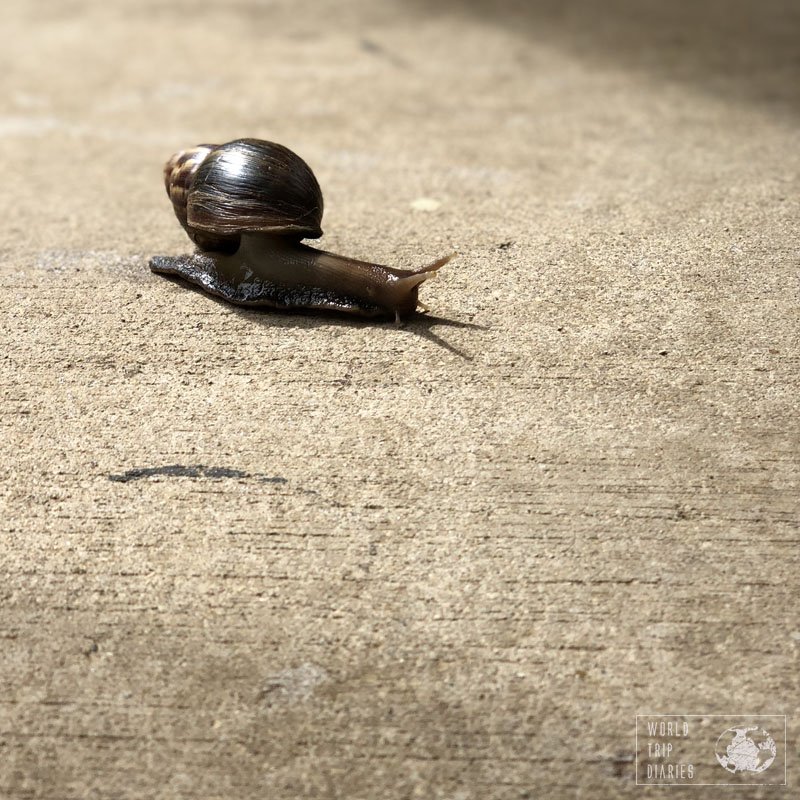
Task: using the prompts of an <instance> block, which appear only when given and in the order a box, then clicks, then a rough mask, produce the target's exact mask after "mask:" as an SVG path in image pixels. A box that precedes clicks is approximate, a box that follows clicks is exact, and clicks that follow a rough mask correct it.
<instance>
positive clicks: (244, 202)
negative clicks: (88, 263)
mask: <svg viewBox="0 0 800 800" xmlns="http://www.w3.org/2000/svg"><path fill="white" fill-rule="evenodd" d="M164 182H165V184H166V187H167V194H168V195H169V198H170V200H171V201H172V204H173V208H174V210H175V215H176V216H177V218H178V220H179V221H180V223H181V225H183V227H184V229H185V230H186V232H187V234H188V235H189V238H190V239H191V240H192V241H193V242H194V243H195V245H197V248H198V250H197V252H196V253H194V254H192V255H184V256H177V257H172V256H156V257H154V258H152V259H151V260H150V269H151V270H153V272H158V273H162V274H167V275H177V276H179V277H181V278H183V279H185V280H187V281H189V282H190V283H193V284H195V285H197V286H199V287H201V288H202V289H203V290H204V291H206V292H208V293H210V294H213V295H216V296H218V297H222V298H224V299H225V300H228V301H229V302H231V303H235V304H237V305H244V306H267V307H272V308H280V309H328V310H335V311H344V312H347V313H351V314H356V315H359V316H362V317H378V316H385V315H390V316H391V315H393V316H394V317H395V320H396V321H398V322H399V321H400V319H401V318H404V317H406V316H408V315H409V314H411V313H412V312H414V311H415V310H416V308H417V306H418V305H419V306H420V307H421V308H423V309H424V310H427V309H426V308H425V306H424V305H422V303H420V302H419V300H418V297H417V293H418V291H419V287H420V285H421V284H422V283H424V282H425V281H426V280H428V279H429V278H431V277H433V276H434V275H436V273H437V271H438V270H439V269H441V267H443V266H444V265H445V264H446V263H447V262H448V261H449V260H450V259H451V258H452V257H453V255H454V254H451V255H448V256H445V257H444V258H440V259H438V260H437V261H434V262H433V263H432V264H429V265H427V266H425V267H422V268H421V269H416V270H406V269H395V268H394V267H386V266H382V265H380V264H371V263H369V262H366V261H358V260H356V259H352V258H347V257H345V256H339V255H336V254H334V253H327V252H325V251H323V250H318V249H316V248H313V247H309V246H308V245H305V244H303V243H302V242H301V240H302V239H318V238H319V237H320V236H322V228H321V227H320V224H321V222H322V207H323V203H322V191H321V190H320V188H319V183H317V179H316V178H315V177H314V173H313V172H312V171H311V168H310V167H309V166H308V164H306V162H305V161H303V159H302V158H300V156H298V155H297V154H296V153H293V152H292V151H291V150H289V149H288V148H286V147H284V146H283V145H280V144H276V143H274V142H267V141H264V140H261V139H236V140H235V141H232V142H228V143H227V144H223V145H210V144H202V145H198V146H197V147H193V148H191V149H189V150H182V151H180V152H178V153H176V154H175V155H173V156H172V158H170V160H169V161H168V162H167V163H166V165H165V166H164Z"/></svg>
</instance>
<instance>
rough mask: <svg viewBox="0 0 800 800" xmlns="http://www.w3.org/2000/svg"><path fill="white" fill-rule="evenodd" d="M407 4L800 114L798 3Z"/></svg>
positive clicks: (519, 0)
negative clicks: (471, 18) (466, 17)
mask: <svg viewBox="0 0 800 800" xmlns="http://www.w3.org/2000/svg"><path fill="white" fill-rule="evenodd" d="M405 2H406V3H407V4H408V5H409V6H411V7H413V8H414V9H415V12H416V13H418V14H419V15H437V16H438V15H441V14H455V15H468V16H471V17H474V18H475V19H477V20H479V21H481V22H485V23H486V24H487V25H500V26H506V27H509V28H512V29H513V30H514V31H515V32H516V33H518V34H519V35H521V36H525V37H527V38H529V39H530V40H535V41H539V42H541V43H543V44H547V45H549V46H556V47H558V48H563V49H565V50H568V51H571V52H573V53H574V55H575V56H576V57H577V58H580V59H584V60H589V61H593V62H596V63H599V64H600V65H609V66H616V67H621V68H624V69H629V70H641V71H644V72H646V73H647V74H650V75H652V76H654V77H656V78H658V79H661V80H664V81H669V82H677V83H680V84H685V85H687V86H690V87H692V88H695V89H697V90H700V91H703V92H707V93H709V94H710V95H713V96H720V97H723V98H726V99H737V100H742V101H746V102H749V103H753V104H756V105H758V106H761V107H763V108H765V109H767V110H772V111H774V112H780V113H789V114H791V115H794V116H796V115H798V114H800V3H799V2H797V0H604V1H603V2H599V1H598V0H569V2H567V1H566V0H440V2H438V3H436V4H430V3H428V2H427V0H405ZM434 9H435V10H434ZM476 58H480V54H477V53H476Z"/></svg>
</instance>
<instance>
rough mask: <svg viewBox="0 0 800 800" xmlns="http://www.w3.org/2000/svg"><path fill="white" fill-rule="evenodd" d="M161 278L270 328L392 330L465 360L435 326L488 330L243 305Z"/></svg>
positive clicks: (421, 317) (439, 320)
mask: <svg viewBox="0 0 800 800" xmlns="http://www.w3.org/2000/svg"><path fill="white" fill-rule="evenodd" d="M161 277H163V278H165V279H166V280H168V281H170V282H171V283H174V284H175V285H176V286H178V287H180V288H181V289H189V290H191V291H194V292H197V293H198V294H201V295H203V297H205V298H206V299H207V300H209V301H211V302H213V303H216V304H218V305H219V306H220V307H222V308H225V309H227V310H228V311H231V312H232V313H234V314H236V315H237V316H238V317H241V318H242V319H246V320H249V321H251V322H253V323H255V324H257V325H262V326H264V327H268V328H305V329H312V328H332V327H333V328H364V327H365V326H372V327H380V328H387V327H391V328H394V329H396V330H397V332H398V333H411V334H413V335H415V336H420V337H421V338H423V339H427V340H428V341H429V342H432V343H433V344H435V345H437V346H438V347H441V348H443V349H444V350H447V351H448V352H449V353H452V354H453V355H455V356H458V357H459V358H462V359H464V360H465V361H473V360H474V356H472V355H470V354H469V353H466V352H464V351H463V350H461V349H460V348H458V347H456V346H455V345H453V344H451V343H450V342H448V341H447V340H445V339H443V338H442V337H441V336H439V335H438V334H436V333H434V332H433V330H432V329H433V328H434V327H445V328H460V329H464V330H476V331H487V330H489V329H490V328H489V326H487V325H478V324H476V323H474V322H463V321H461V320H455V319H448V318H447V317H439V316H434V315H432V314H428V313H417V314H414V315H413V316H412V317H411V318H410V319H408V320H406V321H404V322H402V323H400V324H398V323H396V322H394V321H392V320H390V319H388V318H387V319H382V318H374V319H371V318H362V317H357V316H354V315H353V316H351V315H348V314H344V313H341V314H339V313H336V312H334V311H325V310H319V311H317V310H313V309H286V310H276V309H274V308H263V307H259V306H251V307H247V306H240V305H235V304H234V303H230V302H228V301H227V300H225V299H223V298H221V297H216V296H214V295H212V294H209V293H207V292H204V291H203V290H202V289H201V288H200V287H198V286H195V285H194V284H192V283H189V282H187V281H185V280H183V279H182V278H180V277H178V276H175V275H162V276H161Z"/></svg>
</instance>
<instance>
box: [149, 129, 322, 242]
mask: <svg viewBox="0 0 800 800" xmlns="http://www.w3.org/2000/svg"><path fill="white" fill-rule="evenodd" d="M164 182H165V184H166V187H167V194H168V195H169V198H170V200H171V201H172V205H173V208H174V209H175V215H176V216H177V217H178V220H179V221H180V223H181V225H183V227H184V228H185V229H186V232H187V233H188V234H189V237H190V238H191V239H192V241H193V242H194V243H195V244H196V245H197V246H198V247H199V248H200V249H201V250H209V251H222V252H233V251H235V250H236V249H237V247H238V246H239V237H240V234H242V233H244V232H261V233H269V234H272V235H275V236H287V237H290V238H292V239H297V240H299V239H317V238H319V237H320V236H322V228H321V227H320V223H321V222H322V209H323V202H322V191H321V190H320V188H319V183H317V179H316V178H315V177H314V173H313V172H312V171H311V168H310V167H309V166H308V164H306V162H305V161H303V159H302V158H300V156H298V155H297V154H295V153H293V152H292V151H291V150H289V149H288V148H286V147H284V146H283V145H280V144H276V143H275V142H267V141H264V140H261V139H236V140H235V141H232V142H228V143H227V144H223V145H210V144H202V145H198V146H197V147H193V148H190V149H188V150H181V151H180V152H178V153H176V154H175V155H173V156H172V158H170V160H169V161H168V162H167V163H166V165H165V166H164Z"/></svg>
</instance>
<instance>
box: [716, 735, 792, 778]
mask: <svg viewBox="0 0 800 800" xmlns="http://www.w3.org/2000/svg"><path fill="white" fill-rule="evenodd" d="M715 752H716V756H717V761H719V763H720V766H721V767H724V768H725V769H726V770H728V772H734V773H735V772H763V771H764V770H765V769H766V768H767V767H768V766H769V765H770V764H771V763H772V762H773V761H774V760H775V756H776V755H777V754H778V748H777V747H776V746H775V740H774V739H773V738H772V737H771V736H770V735H769V734H768V733H767V732H766V731H765V730H764V729H763V728H759V727H758V725H749V726H747V727H744V728H728V729H727V730H726V731H723V732H722V733H721V734H720V737H719V739H717V744H716V747H715Z"/></svg>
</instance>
